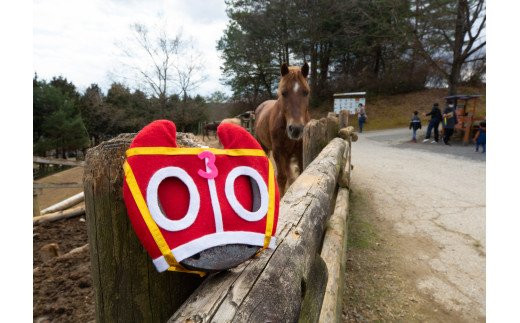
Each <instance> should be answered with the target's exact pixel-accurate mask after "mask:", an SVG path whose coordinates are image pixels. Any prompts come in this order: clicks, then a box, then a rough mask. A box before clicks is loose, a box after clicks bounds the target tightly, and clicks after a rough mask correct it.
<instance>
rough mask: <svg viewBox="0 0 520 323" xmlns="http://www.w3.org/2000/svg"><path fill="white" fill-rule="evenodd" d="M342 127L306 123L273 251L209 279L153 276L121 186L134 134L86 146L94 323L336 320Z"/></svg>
mask: <svg viewBox="0 0 520 323" xmlns="http://www.w3.org/2000/svg"><path fill="white" fill-rule="evenodd" d="M340 119H341V118H340ZM339 124H341V121H338V119H337V118H336V117H334V116H332V115H329V116H328V117H327V118H323V119H321V120H316V121H311V122H310V123H309V125H308V126H307V127H306V129H305V131H304V147H308V148H305V152H304V154H305V157H304V158H305V160H306V165H305V170H304V172H303V173H302V174H301V175H300V176H299V177H298V178H297V180H296V181H295V182H294V183H293V184H292V185H291V187H290V188H289V189H288V191H287V192H286V194H285V195H284V197H283V198H282V200H281V201H280V216H279V222H278V228H277V234H276V236H277V246H276V248H275V249H274V250H266V251H264V252H262V253H260V255H259V256H257V257H256V258H254V259H251V260H248V261H246V262H245V263H243V264H241V265H239V266H237V267H235V268H233V269H230V270H228V271H224V272H219V273H215V274H211V275H209V276H208V277H207V278H205V279H204V280H202V279H201V278H199V277H198V276H196V275H190V274H184V273H177V272H168V273H163V274H159V273H157V272H156V270H155V268H154V266H153V265H152V263H151V261H150V259H149V257H148V255H147V253H146V252H145V250H144V248H143V247H142V246H141V245H140V244H139V241H138V240H137V237H136V236H135V234H134V232H133V230H132V228H131V225H130V222H129V220H128V217H127V215H126V209H125V206H124V203H123V200H122V192H121V189H122V181H123V171H122V164H123V161H124V153H125V151H126V149H127V147H128V146H129V144H130V142H131V139H132V136H130V135H121V136H119V137H117V138H115V139H112V140H110V141H108V142H104V143H102V144H101V145H99V146H97V147H95V148H92V149H90V150H89V152H88V154H87V158H86V168H85V178H84V191H85V201H86V207H87V224H88V234H89V245H90V254H91V268H92V278H93V285H94V290H95V300H96V319H97V321H98V322H112V321H119V322H123V321H125V322H126V321H147V322H149V321H150V322H164V321H166V320H168V322H209V321H215V322H231V321H232V322H242V321H251V322H260V321H261V322H266V321H271V322H287V321H290V322H294V321H297V320H301V321H304V322H316V321H318V320H320V321H327V322H331V321H338V320H339V318H340V313H341V301H340V300H341V296H342V292H341V288H342V285H343V284H344V282H343V272H344V267H343V266H344V263H345V261H344V260H345V259H344V257H345V252H346V228H347V227H346V221H347V219H348V218H347V214H348V185H349V180H350V170H351V166H350V151H351V149H350V147H351V138H350V136H347V137H345V140H344V139H341V138H333V137H336V136H337V135H338V129H339ZM323 134H324V135H325V136H327V137H325V138H326V139H324V138H323V137H317V136H318V135H319V136H321V135H323ZM315 139H320V140H319V144H317V143H315V142H309V141H314V140H315ZM309 147H310V148H309ZM172 314H173V316H172Z"/></svg>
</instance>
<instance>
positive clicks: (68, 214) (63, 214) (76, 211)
mask: <svg viewBox="0 0 520 323" xmlns="http://www.w3.org/2000/svg"><path fill="white" fill-rule="evenodd" d="M82 214H85V206H84V205H82V206H77V207H75V208H72V209H69V210H64V211H58V212H54V213H50V214H46V215H40V216H36V217H34V218H33V225H35V224H41V223H45V222H54V221H58V220H62V219H68V218H72V217H75V216H79V215H82Z"/></svg>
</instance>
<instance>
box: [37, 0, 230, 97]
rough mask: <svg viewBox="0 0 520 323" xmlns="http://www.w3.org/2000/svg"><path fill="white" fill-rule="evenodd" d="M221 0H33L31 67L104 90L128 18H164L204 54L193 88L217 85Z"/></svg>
mask: <svg viewBox="0 0 520 323" xmlns="http://www.w3.org/2000/svg"><path fill="white" fill-rule="evenodd" d="M225 8H226V6H225V4H224V1H223V0H204V1H182V0H168V1H161V0H146V1H139V0H78V1H70V0H35V1H34V26H33V28H34V29H33V32H34V34H33V35H34V50H33V59H34V71H35V72H37V73H38V76H39V77H41V78H44V79H47V80H48V79H50V78H51V77H52V76H58V75H62V76H64V77H66V78H67V79H68V80H70V81H72V82H73V83H74V84H75V85H76V86H77V87H78V88H79V90H80V91H83V90H85V88H87V87H88V86H89V85H90V84H91V83H97V84H98V85H100V86H101V87H102V88H103V90H105V91H106V90H107V88H108V87H109V86H110V83H111V82H112V78H113V76H110V72H111V71H113V69H114V66H115V65H117V59H115V58H117V56H118V54H119V53H120V50H119V49H118V48H117V47H116V45H115V43H116V42H117V41H118V40H119V41H120V40H122V39H127V38H128V37H129V36H130V28H129V26H130V25H131V24H133V23H136V22H137V23H143V24H146V25H150V26H151V25H153V24H155V23H157V22H158V21H160V20H161V19H163V20H166V21H167V23H168V29H169V30H170V31H171V34H172V35H175V34H176V33H177V31H178V30H180V29H181V28H182V31H183V35H184V36H185V37H193V39H194V40H195V42H196V46H197V47H198V49H199V50H200V51H201V52H202V53H203V55H204V61H205V66H206V72H207V75H208V79H207V80H206V81H205V82H204V83H203V84H202V85H201V86H200V87H199V89H198V90H196V91H194V92H195V93H200V94H203V95H208V94H210V93H212V92H214V91H217V90H220V91H224V92H226V93H230V91H229V89H228V88H227V87H226V86H224V85H222V83H221V81H220V80H219V79H220V77H221V71H220V66H221V65H222V61H221V59H220V58H219V53H218V52H217V50H216V49H215V47H216V44H217V40H218V39H219V38H220V37H221V36H222V34H223V30H224V29H225V27H226V24H227V21H228V18H227V16H226V13H225Z"/></svg>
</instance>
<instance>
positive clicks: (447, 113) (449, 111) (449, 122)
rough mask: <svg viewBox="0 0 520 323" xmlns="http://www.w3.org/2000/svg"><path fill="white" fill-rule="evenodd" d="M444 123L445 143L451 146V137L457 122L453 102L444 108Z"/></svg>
mask: <svg viewBox="0 0 520 323" xmlns="http://www.w3.org/2000/svg"><path fill="white" fill-rule="evenodd" d="M442 118H443V119H442V125H443V127H444V138H443V141H444V144H445V145H448V146H451V144H450V138H451V136H452V135H453V132H454V131H455V125H456V124H457V122H458V121H457V114H456V113H455V105H454V104H453V103H450V104H448V107H447V108H446V109H444V113H443V114H442Z"/></svg>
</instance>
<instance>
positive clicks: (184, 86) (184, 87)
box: [173, 39, 207, 101]
mask: <svg viewBox="0 0 520 323" xmlns="http://www.w3.org/2000/svg"><path fill="white" fill-rule="evenodd" d="M181 49H182V50H183V51H184V52H185V53H186V54H185V55H183V56H182V57H179V60H178V62H177V64H175V65H174V66H173V68H174V70H175V79H174V83H175V85H176V86H177V88H178V89H179V92H180V93H179V94H180V95H182V98H183V101H186V99H187V98H188V93H189V92H191V91H193V90H195V89H196V88H198V87H199V86H200V85H201V84H202V83H203V82H204V81H205V80H206V79H207V75H206V74H205V73H204V69H203V68H204V61H203V57H202V53H200V52H199V51H198V50H197V49H195V48H194V46H193V41H192V40H191V39H190V40H189V41H187V42H185V43H182V44H181Z"/></svg>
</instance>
